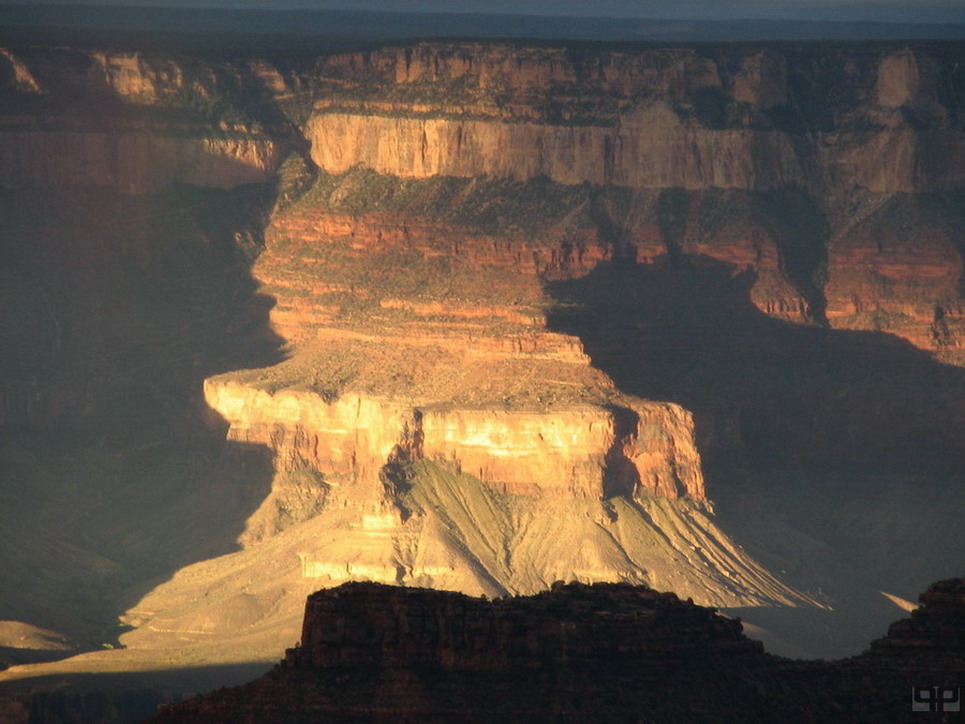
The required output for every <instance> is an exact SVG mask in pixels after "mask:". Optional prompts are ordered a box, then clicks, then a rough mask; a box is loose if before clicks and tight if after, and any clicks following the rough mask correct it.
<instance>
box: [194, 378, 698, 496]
mask: <svg viewBox="0 0 965 724" xmlns="http://www.w3.org/2000/svg"><path fill="white" fill-rule="evenodd" d="M205 399H206V401H207V403H208V404H209V405H210V406H211V407H212V408H213V409H214V410H216V411H217V412H218V413H219V414H220V415H221V416H223V417H224V418H225V419H226V420H227V421H228V423H229V425H230V427H229V432H228V436H229V439H231V440H235V441H238V442H245V443H261V444H265V445H269V446H271V447H272V448H274V449H275V451H276V455H277V456H278V458H277V464H278V465H279V466H280V467H281V468H282V469H285V468H286V466H288V467H290V466H291V465H293V464H296V463H297V464H301V463H303V462H304V463H308V464H309V465H310V466H311V467H312V468H313V469H315V470H317V471H318V472H320V473H323V474H325V475H328V476H335V477H346V478H347V479H348V480H350V481H352V482H354V483H355V484H356V485H359V486H360V487H362V488H363V489H364V490H366V492H362V493H361V494H360V495H361V497H363V498H370V499H372V500H373V501H375V500H378V499H379V497H380V496H381V485H380V484H379V482H378V473H379V471H380V470H382V469H383V468H384V467H385V466H386V465H387V464H389V463H390V462H392V461H393V458H394V457H397V456H399V455H404V456H405V457H406V459H419V458H422V457H426V458H428V459H431V460H437V461H441V462H445V463H447V464H450V465H452V466H454V467H455V468H456V469H457V470H461V471H465V472H468V473H471V474H472V475H474V476H475V477H477V478H479V479H480V480H482V481H485V482H487V483H489V484H491V485H493V486H495V487H496V488H497V489H499V490H501V491H503V492H508V493H522V494H531V495H537V496H550V497H564V498H577V499H580V498H589V499H600V498H602V497H604V496H607V495H611V494H614V493H617V492H625V493H628V494H634V493H641V494H644V493H650V494H657V495H664V496H666V497H671V498H674V497H677V496H680V495H686V496H688V497H690V498H693V499H696V500H701V499H703V497H704V486H703V478H702V473H701V469H700V456H699V453H698V452H697V450H696V447H695V446H694V442H693V432H692V430H693V421H692V420H691V419H690V416H689V414H688V413H687V412H686V411H685V410H683V409H682V408H680V407H679V406H677V405H672V404H669V403H662V404H657V403H652V404H647V403H643V402H640V403H637V405H636V406H635V408H634V409H632V410H631V409H614V410H612V411H611V410H606V409H602V408H595V407H585V408H582V409H580V408H575V409H569V410H562V411H558V412H548V411H547V412H539V411H525V410H517V411H506V410H493V409H478V410H471V409H470V410H461V409H458V408H456V409H447V408H449V407H450V406H448V405H441V404H440V403H435V404H431V403H430V404H428V405H424V406H410V405H405V404H404V403H403V402H402V401H400V400H391V399H389V400H386V399H378V398H372V397H367V396H363V395H357V394H345V395H342V396H340V397H339V398H338V399H336V400H331V401H327V400H325V399H324V398H323V397H322V396H320V395H318V394H313V393H311V392H307V391H295V390H279V391H277V392H275V393H271V392H269V391H266V390H259V389H257V388H254V387H252V386H250V385H244V384H239V383H237V382H233V381H231V379H230V377H229V378H228V379H225V380H223V381H222V380H219V379H217V378H214V379H209V380H208V381H207V382H206V384H205Z"/></svg>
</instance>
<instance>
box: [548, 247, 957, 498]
mask: <svg viewBox="0 0 965 724" xmlns="http://www.w3.org/2000/svg"><path fill="white" fill-rule="evenodd" d="M753 282H754V277H753V274H751V273H743V274H735V272H734V270H733V269H732V268H730V267H729V266H728V265H725V264H722V263H720V262H717V261H715V260H713V259H709V258H705V257H692V256H683V257H680V258H679V259H675V260H670V259H668V258H667V257H662V258H659V259H658V260H657V262H656V263H655V264H653V265H648V266H643V265H640V266H637V265H633V264H631V263H612V264H606V265H601V266H599V267H597V268H596V269H595V270H594V271H593V272H591V273H590V274H589V275H587V276H586V277H583V278H581V279H575V280H567V281H560V282H548V283H547V287H548V289H549V291H550V293H551V294H552V296H553V297H554V298H555V299H556V300H557V301H559V302H561V304H559V305H558V306H557V307H556V308H555V309H554V310H553V311H552V312H551V314H550V316H549V325H550V326H551V328H552V329H554V330H556V331H559V332H564V333H567V334H575V335H577V336H579V337H580V339H581V340H582V342H583V345H584V348H585V349H586V351H587V353H588V354H589V355H590V357H591V358H592V360H593V364H594V365H595V366H597V367H599V368H600V369H602V370H603V371H605V372H606V373H607V374H609V375H610V377H612V378H613V380H614V381H615V382H616V384H617V386H618V387H619V388H620V389H621V390H623V391H624V392H628V393H631V394H634V395H638V396H640V397H644V398H650V399H656V400H671V401H673V402H678V403H680V404H682V405H683V406H684V407H687V408H688V409H690V410H692V411H693V412H694V414H695V418H696V420H697V423H698V437H699V440H698V442H699V443H700V444H701V447H702V452H703V453H704V454H705V455H706V456H708V457H710V458H714V457H715V455H726V454H729V453H735V452H738V451H741V452H743V453H746V455H747V456H749V458H750V459H751V460H753V461H756V462H758V463H766V464H771V465H773V464H778V465H781V464H786V463H799V462H803V463H809V464H821V465H849V466H851V465H853V466H858V467H862V468H869V467H870V468H887V469H894V468H895V466H898V467H905V468H907V467H913V468H919V467H921V466H926V467H928V468H930V469H931V468H937V469H948V468H949V467H951V466H955V465H958V464H960V461H961V459H962V454H963V447H965V412H963V410H965V371H963V370H961V369H958V368H955V367H950V366H947V365H943V364H940V363H937V362H935V361H934V360H933V359H932V358H931V357H930V356H929V355H928V354H927V353H926V352H923V351H921V350H918V349H916V348H915V347H913V346H912V345H911V344H909V343H907V342H905V341H904V340H901V339H899V338H897V337H894V336H892V335H889V334H885V333H878V332H851V331H840V330H831V329H827V328H824V327H819V326H803V325H796V324H791V323H787V322H783V321H780V320H776V319H773V318H771V317H768V316H767V315H765V314H763V313H762V312H761V311H759V310H758V309H757V308H756V307H755V306H754V305H753V304H752V303H751V301H750V297H749V290H750V287H751V286H752V284H753ZM711 493H712V491H711Z"/></svg>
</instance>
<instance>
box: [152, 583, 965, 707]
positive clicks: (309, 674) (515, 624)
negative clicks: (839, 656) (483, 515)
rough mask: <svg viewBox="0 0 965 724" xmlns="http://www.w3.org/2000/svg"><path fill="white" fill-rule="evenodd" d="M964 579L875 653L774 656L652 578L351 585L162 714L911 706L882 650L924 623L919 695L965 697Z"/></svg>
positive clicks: (313, 604)
mask: <svg viewBox="0 0 965 724" xmlns="http://www.w3.org/2000/svg"><path fill="white" fill-rule="evenodd" d="M961 590H962V580H961V579H958V580H957V581H956V580H950V581H942V582H940V583H937V584H935V585H933V586H932V587H931V588H929V590H928V592H927V593H925V594H923V595H922V602H923V604H924V605H923V607H922V608H921V609H919V610H917V611H915V612H914V613H913V617H912V619H911V622H912V623H910V624H909V620H907V619H906V620H905V621H902V622H898V623H896V624H894V625H893V626H892V629H891V631H890V632H889V636H888V637H887V638H886V639H883V640H882V641H880V642H876V644H875V645H874V647H873V648H872V651H871V652H870V653H866V654H865V655H863V656H860V657H856V658H853V659H850V660H845V661H822V662H791V661H788V660H786V659H780V658H777V657H773V656H767V655H765V654H764V653H763V651H762V649H761V648H760V646H759V645H758V644H756V642H753V641H750V640H748V639H746V638H744V636H743V635H742V634H741V625H740V622H739V621H737V620H732V619H727V618H725V617H723V616H721V615H720V614H718V613H715V612H714V610H713V609H706V608H701V607H699V606H694V605H693V604H692V603H690V602H687V603H684V602H682V601H680V600H679V599H677V597H676V596H673V595H672V594H661V593H656V592H654V591H652V590H649V589H646V588H633V587H629V586H613V585H610V586H605V585H600V584H598V585H596V586H590V587H586V586H579V585H570V586H558V587H554V589H553V591H552V592H549V593H544V594H540V595H538V596H533V597H530V598H515V599H502V600H496V601H492V602H490V601H483V600H479V599H472V598H467V597H465V596H459V595H457V594H452V593H442V592H436V591H428V590H420V589H409V590H407V589H398V588H385V587H380V586H376V585H372V584H346V585H344V586H341V587H339V588H336V589H331V590H328V591H320V592H319V593H316V594H314V595H312V596H311V597H310V598H309V600H308V603H307V606H306V610H305V623H304V628H303V631H302V639H301V643H300V645H299V646H298V647H297V648H294V649H289V650H288V652H287V654H286V657H285V659H284V660H283V661H282V663H281V664H280V665H279V666H278V667H276V668H275V669H274V670H273V671H272V672H270V673H269V674H267V675H266V676H264V677H262V678H261V679H259V680H257V681H255V682H252V683H251V684H248V685H246V686H243V687H238V688H235V689H229V690H223V691H220V692H216V693H212V694H208V695H206V696H203V697H200V698H197V699H194V700H191V701H187V702H184V703H182V704H178V705H174V706H167V707H162V708H161V714H160V716H159V717H158V718H157V719H156V721H173V720H177V721H229V720H233V719H237V718H245V717H252V718H285V719H286V720H289V721H309V720H313V719H317V718H318V717H333V718H345V719H348V718H366V719H369V720H375V721H382V720H389V719H392V720H395V721H397V720H399V719H400V718H401V719H403V720H410V719H411V720H417V719H419V720H425V719H431V718H437V717H438V718H442V719H459V720H460V721H484V720H491V719H492V718H499V719H501V720H503V721H522V720H524V719H528V718H532V717H537V718H546V717H548V716H566V717H568V718H572V719H574V720H577V721H584V720H590V719H600V718H604V719H607V720H611V719H612V720H616V719H622V718H627V717H629V718H635V717H637V716H639V715H640V712H646V716H647V717H652V718H653V719H654V720H658V721H663V720H667V719H673V720H674V721H703V720H705V719H706V718H707V717H708V716H711V717H712V718H713V719H714V720H715V721H746V720H747V718H748V717H758V716H763V717H767V718H773V717H776V716H780V717H781V718H782V719H788V720H790V721H814V720H816V719H820V720H821V721H842V722H843V721H856V720H860V719H867V718H875V719H879V718H881V719H886V720H904V719H905V718H906V717H908V715H909V714H911V713H912V711H914V710H913V708H912V702H913V696H912V692H913V691H916V689H914V688H913V687H914V685H913V684H912V679H911V678H909V676H908V675H907V672H908V671H909V668H910V667H909V662H908V661H906V660H903V659H902V658H901V655H899V654H894V655H892V656H888V657H886V656H882V655H880V654H879V651H880V650H883V649H887V648H889V644H892V643H894V644H896V646H897V647H898V648H901V641H902V640H904V639H906V636H904V635H901V632H904V631H907V630H910V629H911V628H914V630H915V631H916V635H915V640H914V641H913V642H912V647H913V648H914V649H915V651H916V652H918V656H917V657H916V659H915V663H914V674H913V675H914V676H918V677H919V678H921V677H922V676H930V677H932V678H930V679H928V681H930V682H937V683H933V685H932V686H928V687H924V688H923V689H922V691H924V693H925V694H926V696H924V697H919V698H920V699H921V700H922V701H925V702H926V706H927V702H928V701H931V699H932V698H933V691H934V687H936V686H937V687H939V688H940V691H944V689H941V687H943V686H944V685H945V684H946V680H947V683H948V684H949V686H948V687H946V688H947V693H948V695H947V697H946V698H947V700H948V701H949V702H951V703H952V704H953V705H954V703H955V702H957V696H958V686H957V681H956V679H955V677H956V676H961V673H962V671H963V668H962V666H963V663H965V662H963V660H962V648H961V646H960V643H961V636H962V625H963V620H965V619H963V616H962V613H963V612H962V596H961ZM915 622H917V624H916V623H915ZM949 637H950V638H949ZM917 667H921V668H917ZM931 703H932V705H934V704H938V705H939V706H941V704H940V702H934V701H932V702H931ZM926 710H927V709H926ZM932 711H935V709H932Z"/></svg>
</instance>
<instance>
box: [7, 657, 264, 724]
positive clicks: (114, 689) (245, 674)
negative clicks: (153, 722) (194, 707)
mask: <svg viewBox="0 0 965 724" xmlns="http://www.w3.org/2000/svg"><path fill="white" fill-rule="evenodd" d="M271 666H272V664H270V663H251V664H223V665H218V666H194V667H185V668H172V669H161V670H155V671H138V672H131V673H118V672H112V673H102V674H83V675H77V676H74V677H72V678H71V680H70V681H65V680H64V677H62V676H50V677H40V678H36V679H30V680H22V681H10V682H4V683H3V684H0V717H4V716H10V718H11V720H15V719H14V716H16V717H17V719H20V720H22V721H30V722H44V723H45V724H60V723H61V722H81V721H84V722H94V721H96V722H102V723H103V724H113V723H115V722H117V723H118V724H119V723H120V722H130V721H141V720H143V719H147V718H151V717H153V716H154V715H156V714H157V711H158V706H159V705H161V704H172V703H176V702H179V701H182V700H184V699H187V698H189V697H192V696H196V695H197V694H201V693H204V692H207V691H211V690H214V689H217V688H219V687H225V686H238V685H241V684H244V683H246V682H248V681H251V680H252V679H255V678H257V677H259V676H261V675H263V674H264V673H265V672H266V671H268V670H269V669H270V668H271Z"/></svg>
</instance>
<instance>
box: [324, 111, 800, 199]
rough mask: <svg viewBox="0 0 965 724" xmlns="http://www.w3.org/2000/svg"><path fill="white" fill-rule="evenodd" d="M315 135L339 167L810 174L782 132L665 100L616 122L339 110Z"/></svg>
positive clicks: (743, 178) (598, 176)
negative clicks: (695, 116) (724, 120)
mask: <svg viewBox="0 0 965 724" xmlns="http://www.w3.org/2000/svg"><path fill="white" fill-rule="evenodd" d="M307 135H308V138H309V140H310V141H311V142H312V160H313V161H315V163H316V164H318V166H319V167H320V168H323V169H325V170H326V171H329V172H331V173H336V174H338V173H343V172H345V171H347V170H348V169H349V168H351V167H352V166H355V165H358V164H362V165H364V166H367V167H369V168H372V169H375V170H376V171H378V172H380V173H387V174H392V175H396V176H403V177H406V176H411V177H415V178H425V177H428V176H458V177H472V176H479V175H485V176H497V177H505V178H515V179H519V180H525V179H529V178H534V177H536V176H546V177H548V178H550V179H552V180H554V181H556V182H558V183H562V184H581V183H591V184H617V185H620V186H631V187H635V188H670V187H682V188H687V189H702V188H707V187H708V186H713V187H718V188H744V189H752V188H757V189H768V188H782V187H785V186H794V185H801V184H802V183H803V181H804V178H803V174H802V173H801V171H800V169H799V168H798V164H797V160H796V158H795V156H794V153H793V150H792V148H791V146H790V144H789V142H788V140H787V139H786V138H784V137H782V136H781V135H779V134H774V133H768V132H757V133H755V132H750V131H744V130H737V129H735V130H722V131H712V130H710V129H706V128H702V127H694V126H693V125H691V124H687V123H684V122H682V121H681V120H680V119H679V118H678V117H677V115H676V114H675V113H673V111H672V110H671V109H670V108H668V107H667V106H666V105H664V104H660V103H658V104H656V105H654V106H653V107H651V108H644V109H640V110H638V111H635V112H634V113H632V114H629V113H628V114H627V115H625V116H623V117H621V118H620V122H619V126H618V127H617V128H607V127H603V128H600V127H595V126H555V125H549V124H546V125H543V124H535V123H529V122H526V121H518V122H514V123H505V122H502V121H501V120H494V121H476V120H456V119H448V118H428V119H426V118H406V117H392V116H387V117H386V116H376V115H348V114H344V113H334V112H332V113H324V114H321V115H318V116H316V117H315V118H314V119H313V120H312V121H311V123H310V124H309V128H308V133H307Z"/></svg>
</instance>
